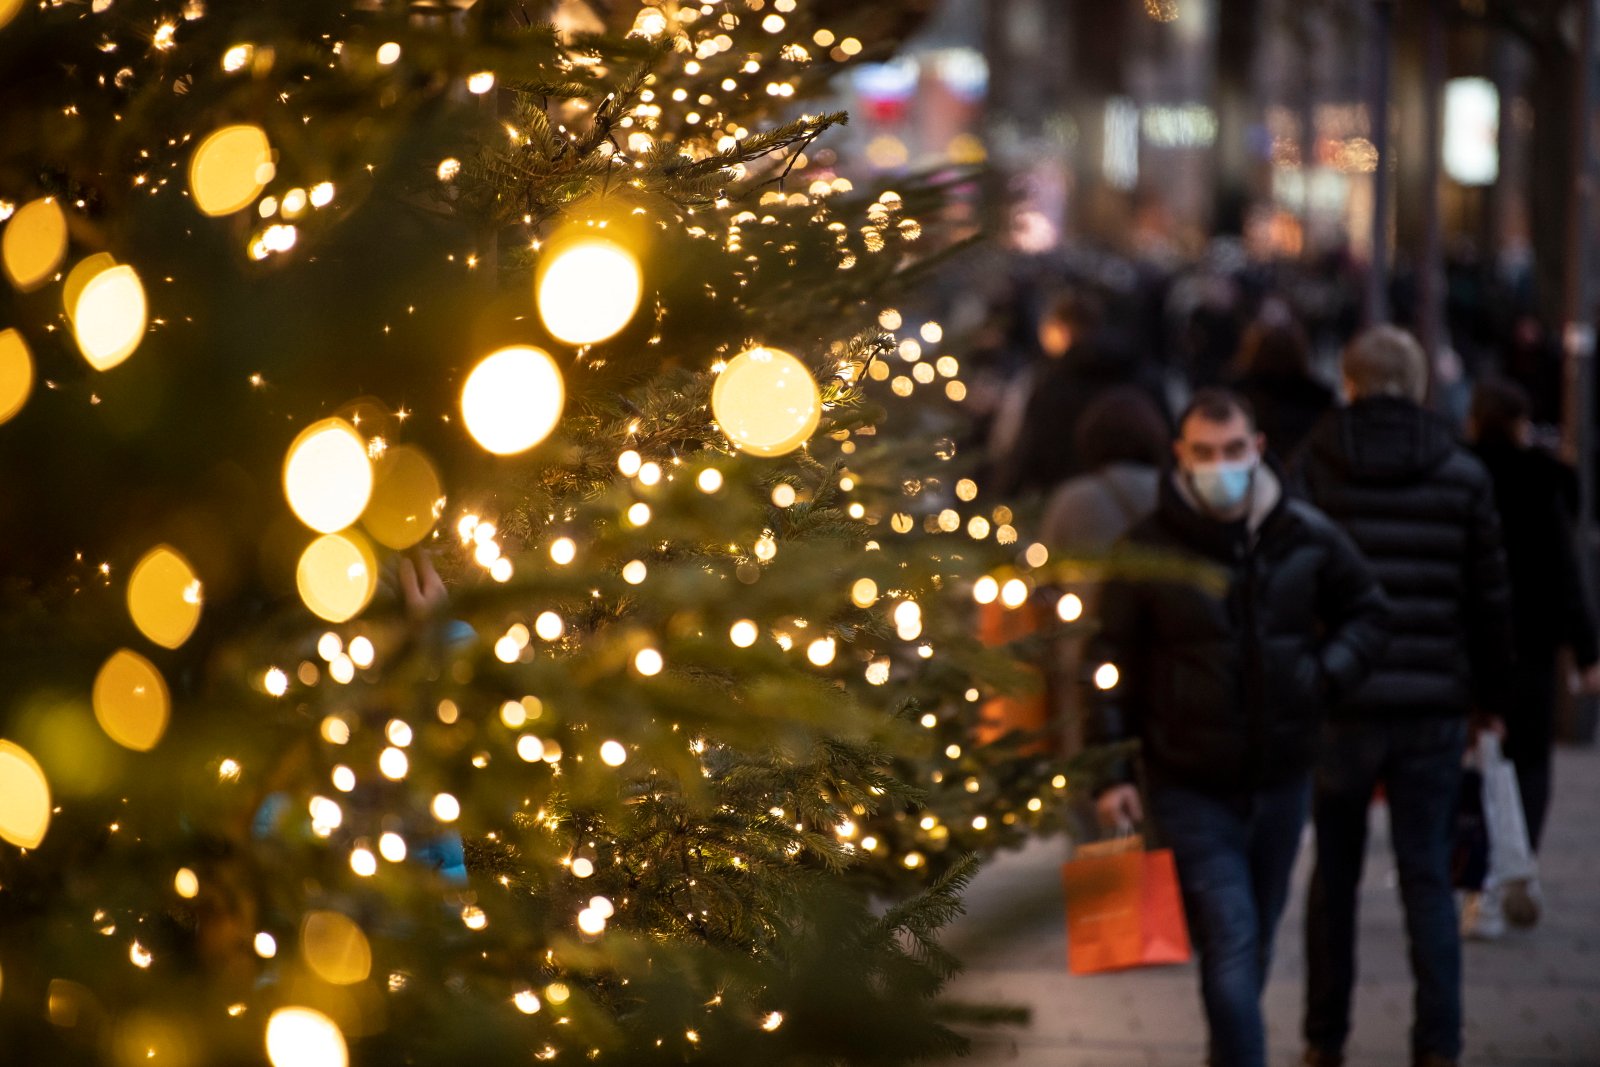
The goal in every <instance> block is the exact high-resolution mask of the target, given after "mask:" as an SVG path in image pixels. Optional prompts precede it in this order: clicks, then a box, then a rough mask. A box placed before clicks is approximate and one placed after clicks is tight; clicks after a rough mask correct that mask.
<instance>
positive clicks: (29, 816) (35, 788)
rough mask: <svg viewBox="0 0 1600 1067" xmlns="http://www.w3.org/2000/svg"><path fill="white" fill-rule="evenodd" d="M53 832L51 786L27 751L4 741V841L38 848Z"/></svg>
mask: <svg viewBox="0 0 1600 1067" xmlns="http://www.w3.org/2000/svg"><path fill="white" fill-rule="evenodd" d="M49 828H50V783H49V782H48V781H46V780H45V776H44V769H43V768H41V767H40V766H39V761H38V760H36V759H34V758H33V756H31V755H30V754H29V753H28V751H27V749H25V748H23V747H22V746H21V745H18V744H16V743H14V742H11V741H5V740H0V839H3V840H5V841H9V842H10V843H11V844H13V845H16V846H17V847H18V848H38V847H39V843H40V842H41V841H43V840H44V835H45V832H46V831H47V830H49Z"/></svg>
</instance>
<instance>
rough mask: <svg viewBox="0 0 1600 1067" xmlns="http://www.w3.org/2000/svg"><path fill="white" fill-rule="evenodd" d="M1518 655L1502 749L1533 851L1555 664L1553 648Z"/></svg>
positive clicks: (1545, 798) (1546, 771)
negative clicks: (1512, 774) (1513, 773)
mask: <svg viewBox="0 0 1600 1067" xmlns="http://www.w3.org/2000/svg"><path fill="white" fill-rule="evenodd" d="M1518 655H1519V657H1520V659H1519V660H1518V663H1517V667H1516V670H1515V674H1514V678H1513V685H1512V690H1511V691H1512V693H1514V694H1515V696H1516V706H1515V708H1514V709H1513V710H1512V711H1511V713H1510V714H1508V715H1507V716H1506V742H1505V754H1506V758H1507V759H1509V760H1510V761H1511V762H1512V763H1513V764H1515V765H1516V768H1517V791H1518V792H1519V793H1521V795H1522V816H1523V818H1524V819H1526V820H1527V823H1528V840H1529V841H1530V842H1532V843H1533V850H1534V851H1535V852H1537V851H1538V850H1539V840H1540V838H1542V837H1543V836H1544V817H1545V813H1546V812H1548V811H1549V810H1550V764H1551V759H1552V756H1551V752H1552V749H1553V748H1554V747H1555V733H1556V681H1557V678H1558V677H1559V667H1558V664H1557V662H1556V653H1555V650H1554V649H1543V650H1528V649H1523V650H1521V651H1520V652H1519V653H1518Z"/></svg>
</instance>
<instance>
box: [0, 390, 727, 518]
mask: <svg viewBox="0 0 1600 1067" xmlns="http://www.w3.org/2000/svg"><path fill="white" fill-rule="evenodd" d="M4 375H5V371H4V368H3V367H0V389H3V388H4ZM3 411H4V399H3V397H0V412H3ZM4 421H5V417H4V416H3V415H0V422H4ZM694 481H695V484H696V485H698V486H699V487H700V491H701V492H702V493H715V492H716V491H717V490H718V489H721V488H722V472H721V471H719V470H717V468H715V467H707V468H706V469H705V470H703V471H701V472H700V474H699V476H698V477H696V478H695V480H694Z"/></svg>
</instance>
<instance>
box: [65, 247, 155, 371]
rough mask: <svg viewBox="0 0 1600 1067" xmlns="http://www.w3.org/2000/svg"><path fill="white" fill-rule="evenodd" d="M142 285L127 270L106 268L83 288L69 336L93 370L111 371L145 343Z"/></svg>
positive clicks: (137, 274)
mask: <svg viewBox="0 0 1600 1067" xmlns="http://www.w3.org/2000/svg"><path fill="white" fill-rule="evenodd" d="M146 314H147V308H146V305H145V297H144V283H142V282H141V281H139V272H138V271H136V270H134V269H133V268H132V267H129V266H119V267H109V268H107V269H106V270H103V271H101V272H100V273H98V274H96V275H95V276H94V277H93V278H91V279H89V281H88V283H87V284H85V285H84V287H83V292H81V293H79V294H78V300H77V303H76V304H74V305H73V308H72V334H73V337H74V338H75V339H76V340H77V342H78V350H79V351H81V352H82V353H83V358H84V359H86V360H88V361H89V365H90V366H91V367H93V368H94V369H95V370H110V369H111V368H112V367H115V366H116V365H117V364H119V363H121V362H122V361H123V360H125V359H127V358H128V357H129V356H131V355H133V350H134V349H136V348H138V347H139V342H140V341H142V340H143V339H144V330H145V322H146Z"/></svg>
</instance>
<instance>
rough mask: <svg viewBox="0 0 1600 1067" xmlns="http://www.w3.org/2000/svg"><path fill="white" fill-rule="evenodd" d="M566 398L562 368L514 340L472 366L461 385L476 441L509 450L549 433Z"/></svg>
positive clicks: (464, 413)
mask: <svg viewBox="0 0 1600 1067" xmlns="http://www.w3.org/2000/svg"><path fill="white" fill-rule="evenodd" d="M565 399H566V391H565V389H564V387H563V386H562V383H561V371H560V370H559V369H558V368H557V367H556V364H555V360H553V359H551V358H550V354H549V353H548V352H546V351H544V350H543V349H540V348H532V347H528V346H525V345H517V346H513V347H511V348H502V349H500V351H498V352H496V353H494V354H493V355H491V356H489V357H487V358H486V359H484V361H483V362H481V363H479V364H478V365H477V366H476V367H474V368H473V370H472V373H471V374H470V375H468V376H467V384H466V385H465V386H464V387H463V388H462V390H461V414H462V416H463V417H464V418H465V419H466V422H467V432H468V433H470V434H472V436H473V439H474V440H476V441H477V442H478V444H480V445H482V446H483V447H484V448H486V449H488V450H489V451H490V452H493V453H494V454H495V455H499V456H509V455H513V454H515V453H517V452H526V451H527V450H528V449H530V448H532V447H533V446H534V445H536V444H538V443H539V442H540V441H543V440H544V439H545V438H546V437H548V436H549V435H550V431H551V430H553V429H555V426H556V420H557V419H559V418H560V417H561V406H562V404H563V402H564V401H565Z"/></svg>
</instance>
